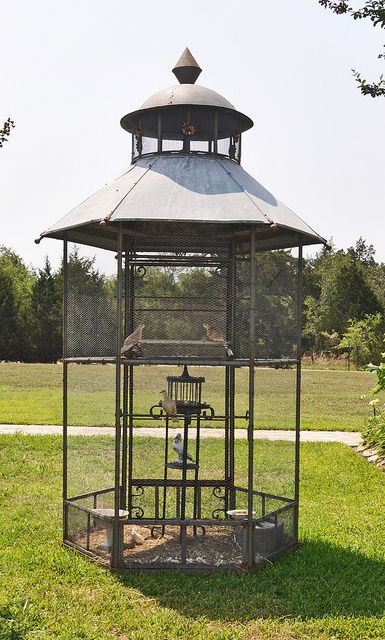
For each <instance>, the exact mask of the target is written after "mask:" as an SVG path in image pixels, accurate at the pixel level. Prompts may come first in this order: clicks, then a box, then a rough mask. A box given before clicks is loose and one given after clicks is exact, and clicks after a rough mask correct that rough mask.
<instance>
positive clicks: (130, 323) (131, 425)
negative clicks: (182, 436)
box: [127, 241, 136, 517]
mask: <svg viewBox="0 0 385 640" xmlns="http://www.w3.org/2000/svg"><path fill="white" fill-rule="evenodd" d="M135 255H136V247H135V243H134V241H132V244H131V252H130V257H131V258H134V257H135ZM128 278H129V286H128V291H129V294H128V297H129V299H128V305H129V321H128V333H132V332H133V331H134V322H135V266H134V264H131V265H130V267H129V274H128ZM133 414H134V367H133V365H130V368H129V387H128V487H127V494H128V495H127V510H128V512H129V514H130V517H132V469H133V448H134V441H133V437H134V418H133Z"/></svg>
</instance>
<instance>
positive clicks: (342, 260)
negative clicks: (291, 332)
mask: <svg viewBox="0 0 385 640" xmlns="http://www.w3.org/2000/svg"><path fill="white" fill-rule="evenodd" d="M365 247H366V249H365ZM372 257H373V256H372V248H371V247H367V246H366V243H365V241H364V240H362V238H361V239H360V240H359V241H358V242H357V244H356V248H355V249H353V248H350V249H348V251H347V252H346V253H345V252H344V251H342V250H340V251H332V252H329V253H325V252H322V253H320V254H318V255H317V256H316V258H313V259H312V260H311V262H310V265H308V266H307V268H306V270H305V272H307V275H306V278H305V289H304V293H305V296H304V300H305V309H304V320H305V323H304V337H305V340H304V348H305V349H306V350H311V351H323V350H324V349H325V350H330V349H332V347H333V345H335V335H334V334H335V332H336V333H337V334H338V336H342V334H343V333H344V332H345V331H346V328H347V326H348V322H349V320H362V319H363V318H364V317H365V316H366V315H367V314H376V313H383V312H384V307H383V306H382V304H381V301H380V300H379V298H378V297H377V295H376V293H375V291H374V290H373V287H372V285H371V283H370V281H369V276H368V273H369V270H370V269H371V268H372V267H371V266H370V265H368V264H367V263H368V262H369V263H370V262H371V259H372ZM328 336H329V337H330V340H329V339H328ZM328 345H329V346H328Z"/></svg>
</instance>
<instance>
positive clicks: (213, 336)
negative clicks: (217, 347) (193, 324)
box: [203, 322, 234, 358]
mask: <svg viewBox="0 0 385 640" xmlns="http://www.w3.org/2000/svg"><path fill="white" fill-rule="evenodd" d="M203 326H204V328H205V329H206V332H207V337H208V339H209V340H211V341H212V342H219V343H220V344H223V346H224V347H225V350H226V355H227V357H228V358H232V357H233V356H234V354H233V352H232V350H231V349H230V347H229V345H228V343H227V342H225V336H224V334H223V332H222V331H220V330H219V329H216V328H215V327H213V326H212V325H211V324H208V323H207V322H204V323H203Z"/></svg>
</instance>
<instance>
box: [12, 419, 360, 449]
mask: <svg viewBox="0 0 385 640" xmlns="http://www.w3.org/2000/svg"><path fill="white" fill-rule="evenodd" d="M178 431H180V429H169V433H170V435H175V434H176V433H177V432H178ZM6 433H23V434H29V435H61V433H62V427H58V426H54V425H33V424H31V425H23V424H0V434H6ZM114 433H115V430H114V429H111V428H109V427H68V434H69V435H74V436H93V435H111V436H113V435H114ZM164 434H165V430H164V427H135V435H136V436H153V437H156V438H163V437H164ZM189 434H191V436H192V437H193V438H194V437H195V429H189ZM223 435H224V430H223V429H207V428H204V427H203V428H202V429H201V437H202V438H222V437H223ZM235 438H236V439H246V438H247V430H246V429H235ZM254 438H255V439H267V440H294V439H295V434H294V431H280V430H278V429H272V430H270V429H269V430H262V429H261V430H259V429H258V430H256V431H254ZM301 440H302V442H342V443H343V444H347V445H349V446H350V447H356V446H358V445H359V443H360V440H361V436H360V434H359V433H358V432H356V431H353V432H347V431H301Z"/></svg>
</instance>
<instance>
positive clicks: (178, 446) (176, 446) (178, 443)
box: [172, 433, 192, 463]
mask: <svg viewBox="0 0 385 640" xmlns="http://www.w3.org/2000/svg"><path fill="white" fill-rule="evenodd" d="M172 448H173V450H174V451H175V453H177V454H178V458H179V459H178V462H181V463H183V442H182V435H181V434H180V433H177V434H176V436H175V438H174V440H173V442H172ZM186 458H187V460H192V457H191V456H190V454H189V453H187V452H186Z"/></svg>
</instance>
